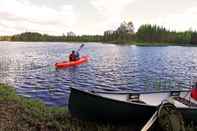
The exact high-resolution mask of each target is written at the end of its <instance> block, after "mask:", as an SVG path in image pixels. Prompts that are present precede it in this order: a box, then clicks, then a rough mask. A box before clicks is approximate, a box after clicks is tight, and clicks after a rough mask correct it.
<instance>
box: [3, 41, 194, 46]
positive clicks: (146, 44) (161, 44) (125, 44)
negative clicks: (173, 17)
mask: <svg viewBox="0 0 197 131" xmlns="http://www.w3.org/2000/svg"><path fill="white" fill-rule="evenodd" d="M0 42H10V43H12V42H13V43H14V42H16V43H76V44H78V43H79V44H81V43H87V44H91V43H101V44H103V45H105V44H114V45H119V46H131V45H133V46H139V47H165V46H166V47H167V46H183V47H197V45H192V44H176V43H138V42H134V43H133V42H131V43H130V42H127V43H118V42H103V41H100V42H95V41H92V42H84V41H0Z"/></svg>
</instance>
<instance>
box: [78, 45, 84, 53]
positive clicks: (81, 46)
mask: <svg viewBox="0 0 197 131" xmlns="http://www.w3.org/2000/svg"><path fill="white" fill-rule="evenodd" d="M83 47H84V44H81V45H80V47H79V49H78V50H77V52H79V51H80V50H81V49H82V48H83Z"/></svg>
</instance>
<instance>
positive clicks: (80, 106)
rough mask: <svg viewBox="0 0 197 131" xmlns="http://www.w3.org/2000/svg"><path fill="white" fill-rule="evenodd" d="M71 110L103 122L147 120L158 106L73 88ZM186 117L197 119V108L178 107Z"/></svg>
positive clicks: (72, 113)
mask: <svg viewBox="0 0 197 131" xmlns="http://www.w3.org/2000/svg"><path fill="white" fill-rule="evenodd" d="M68 108H69V111H70V113H71V115H72V116H75V117H78V118H80V119H85V120H96V121H103V122H126V121H146V120H148V119H149V118H150V117H151V116H152V115H153V113H154V112H155V111H156V109H157V108H158V107H157V106H150V105H144V104H136V103H128V102H123V101H117V100H113V99H108V98H104V97H101V96H98V95H95V94H93V93H89V92H86V91H81V90H78V89H75V88H71V94H70V98H69V105H68ZM178 111H180V112H181V113H182V114H183V117H184V119H186V120H192V121H196V119H197V118H196V116H197V108H194V109H190V108H187V109H186V108H178Z"/></svg>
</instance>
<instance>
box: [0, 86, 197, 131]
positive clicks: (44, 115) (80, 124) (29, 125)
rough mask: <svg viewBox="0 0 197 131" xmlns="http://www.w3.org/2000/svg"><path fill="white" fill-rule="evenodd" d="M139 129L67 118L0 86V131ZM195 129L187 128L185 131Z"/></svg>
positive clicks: (63, 111) (65, 112)
mask: <svg viewBox="0 0 197 131" xmlns="http://www.w3.org/2000/svg"><path fill="white" fill-rule="evenodd" d="M140 128H141V126H138V125H134V124H133V125H132V124H125V125H112V124H99V123H96V122H85V121H82V120H79V119H76V118H73V117H71V115H70V114H69V112H68V109H67V108H66V107H48V106H46V105H45V104H43V103H42V102H40V101H38V100H31V99H28V98H24V97H22V96H18V95H16V92H15V90H14V88H12V87H10V86H7V85H4V84H0V130H1V131H2V130H3V131H4V130H20V131H35V130H36V131H56V130H57V131H136V130H140ZM196 129H197V128H194V126H192V125H189V126H187V129H186V130H187V131H195V130H196Z"/></svg>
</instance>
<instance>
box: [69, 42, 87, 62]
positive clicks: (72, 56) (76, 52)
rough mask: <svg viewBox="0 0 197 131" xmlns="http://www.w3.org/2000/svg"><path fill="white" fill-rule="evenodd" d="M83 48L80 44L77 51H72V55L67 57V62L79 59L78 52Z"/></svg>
mask: <svg viewBox="0 0 197 131" xmlns="http://www.w3.org/2000/svg"><path fill="white" fill-rule="evenodd" d="M82 47H84V44H81V45H80V47H79V49H78V50H77V51H74V50H73V51H72V53H71V54H70V55H69V61H76V60H79V59H80V55H79V51H80V50H81V49H82Z"/></svg>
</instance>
